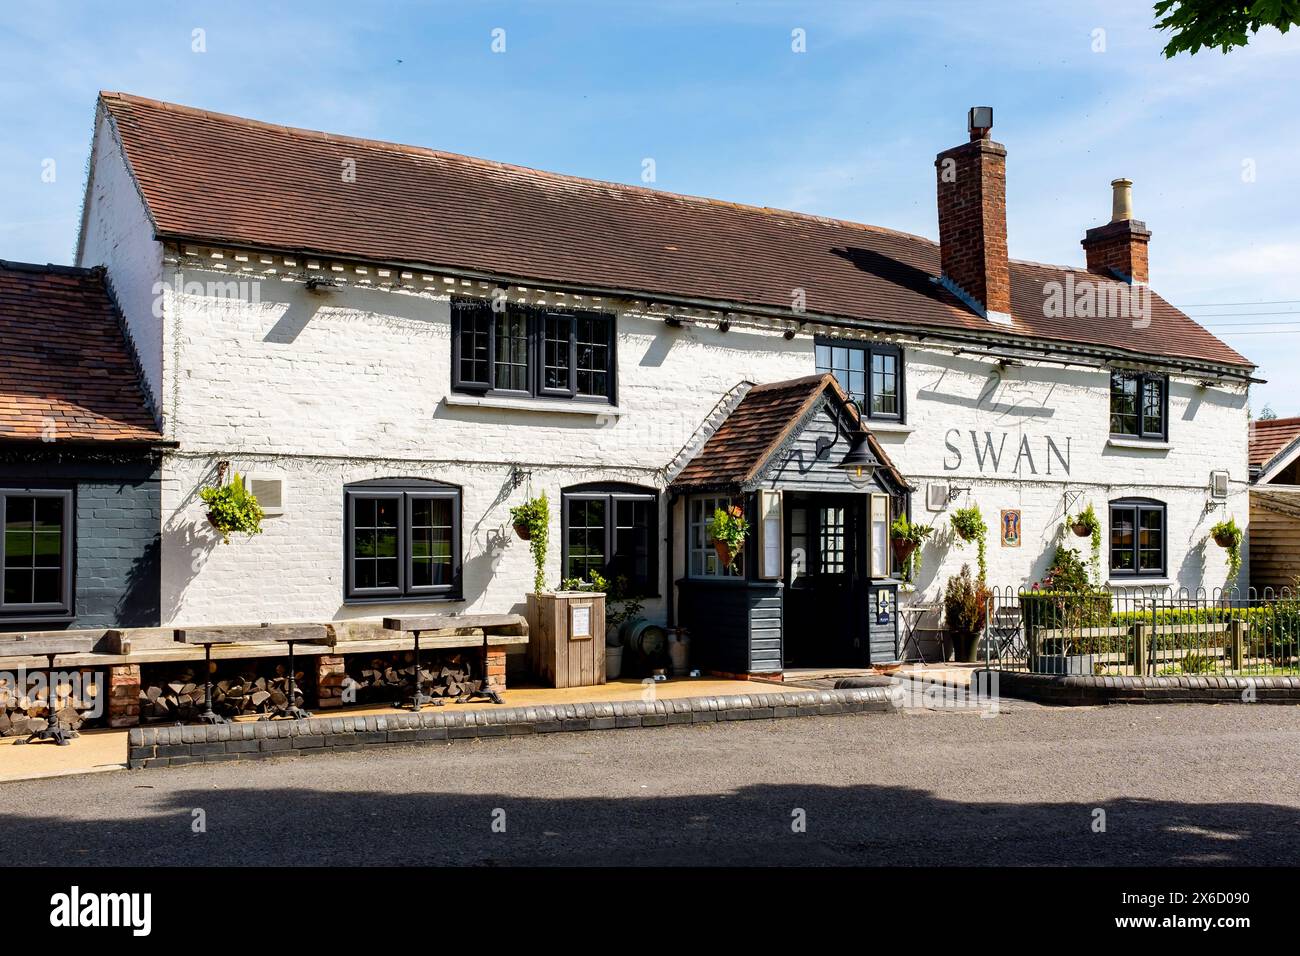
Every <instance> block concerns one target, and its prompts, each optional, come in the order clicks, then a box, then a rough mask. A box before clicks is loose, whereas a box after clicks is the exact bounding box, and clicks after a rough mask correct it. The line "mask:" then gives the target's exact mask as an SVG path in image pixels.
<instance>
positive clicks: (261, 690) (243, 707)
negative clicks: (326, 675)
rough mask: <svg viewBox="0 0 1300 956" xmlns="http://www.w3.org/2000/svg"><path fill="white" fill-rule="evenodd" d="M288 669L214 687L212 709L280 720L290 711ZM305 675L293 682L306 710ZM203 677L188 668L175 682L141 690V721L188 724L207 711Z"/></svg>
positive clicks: (297, 699)
mask: <svg viewBox="0 0 1300 956" xmlns="http://www.w3.org/2000/svg"><path fill="white" fill-rule="evenodd" d="M287 671H288V668H287V667H285V665H283V664H277V665H276V667H275V673H274V675H273V676H270V677H267V676H263V675H259V674H255V673H245V674H241V675H239V676H238V677H232V678H222V679H221V680H217V681H214V682H213V684H212V709H213V711H215V712H216V713H218V714H220V715H221V716H222V717H226V718H231V717H242V716H263V715H266V716H271V717H278V716H280V715H282V714H283V713H284V712H285V711H287V710H288V709H289V677H288V673H287ZM302 678H303V675H302V672H301V671H299V672H298V675H297V678H296V680H295V682H294V698H295V703H296V704H297V705H298V706H299V707H301V706H303V694H302ZM206 704H207V699H206V698H205V697H204V687H203V676H202V674H198V675H196V674H195V673H194V671H193V670H191V669H189V668H185V669H183V670H182V671H180V672H179V673H178V674H177V675H176V678H175V680H170V681H167V682H165V683H161V684H150V685H148V686H146V687H143V688H141V690H140V719H141V720H155V721H156V720H166V721H179V722H181V723H185V722H187V721H191V720H194V719H196V718H197V717H198V716H199V714H201V713H203V712H204V710H206Z"/></svg>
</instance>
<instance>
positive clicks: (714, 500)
mask: <svg viewBox="0 0 1300 956" xmlns="http://www.w3.org/2000/svg"><path fill="white" fill-rule="evenodd" d="M736 503H737V502H734V501H732V500H731V498H729V497H717V496H705V497H700V498H691V499H689V500H688V501H687V503H686V508H687V511H686V534H687V541H686V550H687V561H688V563H687V571H686V573H687V575H688V576H689V577H692V578H743V577H744V576H745V555H744V551H743V550H742V552H741V553H740V554H738V555H736V556H735V560H734V561H732V563H731V564H730V566H728V565H725V564H723V563H722V561H721V560H720V559H719V557H718V553H717V549H716V548H715V547H714V545H713V536H712V535H711V534H709V522H710V521H712V520H713V515H714V513H715V512H716V511H717V510H718V509H719V508H721V509H723V510H724V511H725V510H726V509H728V508H730V507H731V506H732V505H733V504H736Z"/></svg>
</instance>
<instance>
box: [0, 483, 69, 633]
mask: <svg viewBox="0 0 1300 956" xmlns="http://www.w3.org/2000/svg"><path fill="white" fill-rule="evenodd" d="M0 520H2V521H3V535H2V536H0V619H8V620H14V619H21V620H31V621H46V620H64V619H68V618H71V617H72V616H73V605H72V594H73V589H72V555H73V539H72V535H73V531H72V529H73V509H72V492H71V491H70V490H66V489H31V488H0Z"/></svg>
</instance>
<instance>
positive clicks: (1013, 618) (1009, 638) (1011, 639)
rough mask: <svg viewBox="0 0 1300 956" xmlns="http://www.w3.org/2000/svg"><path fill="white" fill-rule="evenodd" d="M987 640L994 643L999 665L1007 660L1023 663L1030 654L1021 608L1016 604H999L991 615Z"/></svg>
mask: <svg viewBox="0 0 1300 956" xmlns="http://www.w3.org/2000/svg"><path fill="white" fill-rule="evenodd" d="M988 628H989V633H988V637H987V640H990V641H992V642H993V647H994V648H995V652H996V654H997V658H998V663H999V664H1001V663H1002V662H1003V661H1005V660H1011V661H1022V660H1024V659H1025V657H1026V655H1027V654H1028V648H1027V647H1026V645H1025V628H1024V620H1023V619H1022V617H1021V614H1020V608H1019V607H1018V606H1016V605H1014V604H999V605H998V606H997V607H995V608H994V609H993V613H992V614H990V615H989V621H988Z"/></svg>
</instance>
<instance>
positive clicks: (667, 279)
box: [101, 93, 1252, 366]
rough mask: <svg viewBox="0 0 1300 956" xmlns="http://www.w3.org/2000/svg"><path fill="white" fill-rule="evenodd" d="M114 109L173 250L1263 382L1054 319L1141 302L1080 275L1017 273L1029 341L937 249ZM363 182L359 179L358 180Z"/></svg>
mask: <svg viewBox="0 0 1300 956" xmlns="http://www.w3.org/2000/svg"><path fill="white" fill-rule="evenodd" d="M101 99H102V102H103V104H104V106H105V108H106V109H107V110H108V112H109V113H110V114H111V116H112V117H113V119H114V121H115V122H116V125H117V129H118V131H119V134H120V136H121V139H122V143H123V146H124V148H125V152H126V156H127V159H128V161H129V163H130V166H131V169H132V171H133V173H134V175H135V177H136V180H137V181H138V183H139V185H140V189H141V192H142V194H143V195H144V198H145V201H146V203H147V204H148V208H149V212H150V214H151V215H152V217H153V220H154V224H155V226H156V229H157V233H158V236H159V237H160V238H164V239H166V238H171V239H191V240H197V241H201V242H208V243H212V244H227V245H236V246H244V247H251V248H261V249H275V250H284V251H288V252H293V253H298V254H302V253H314V254H318V255H334V256H339V257H353V258H359V259H366V260H371V261H375V262H384V263H392V264H409V265H412V266H424V267H428V268H436V267H444V268H447V269H454V270H460V271H467V272H472V273H478V274H484V275H487V276H493V277H500V278H503V279H508V280H515V281H527V280H532V281H535V282H537V283H541V284H545V283H555V284H566V285H569V286H576V287H581V288H585V289H601V290H607V291H610V292H627V293H633V294H637V295H645V296H648V297H653V296H663V297H675V298H677V299H679V300H680V299H686V300H691V301H698V302H700V303H701V304H704V305H709V306H718V307H723V308H726V307H734V308H740V309H743V308H745V307H750V308H755V309H780V310H785V311H788V310H789V309H790V305H791V301H792V299H793V297H794V296H796V295H797V294H798V292H797V291H796V290H803V292H804V295H805V297H806V311H807V313H808V314H809V315H810V316H817V317H822V318H827V319H833V320H836V321H846V322H850V323H853V322H872V323H887V324H889V325H891V326H892V327H898V328H906V329H909V330H914V329H916V328H918V327H922V328H924V327H929V328H934V329H944V330H952V331H966V332H970V331H977V332H983V333H990V332H991V333H994V334H997V335H999V336H1002V335H1008V334H1013V335H1017V336H1023V337H1026V338H1030V339H1039V340H1052V341H1053V342H1057V343H1069V344H1074V345H1086V346H1092V347H1094V348H1101V349H1104V350H1105V351H1106V352H1107V353H1123V354H1129V355H1136V356H1157V357H1163V358H1167V359H1177V358H1183V359H1190V360H1193V361H1199V362H1208V363H1212V364H1216V365H1233V366H1251V365H1252V363H1251V362H1249V361H1248V360H1247V359H1245V358H1243V357H1242V356H1241V355H1239V354H1238V353H1237V352H1235V351H1234V350H1233V349H1231V348H1229V347H1228V346H1227V345H1225V344H1224V343H1223V342H1221V341H1219V340H1218V339H1217V338H1215V337H1214V336H1213V335H1211V334H1210V333H1209V332H1207V331H1206V330H1205V329H1203V328H1202V327H1201V326H1199V325H1197V324H1196V323H1195V322H1193V321H1192V320H1191V319H1189V318H1188V317H1187V316H1185V315H1184V314H1183V313H1182V312H1180V311H1178V310H1177V309H1176V308H1174V307H1173V306H1171V305H1169V304H1168V303H1167V302H1165V301H1164V300H1163V299H1161V298H1159V296H1155V295H1152V297H1151V298H1152V310H1151V311H1152V315H1151V318H1150V322H1149V324H1145V325H1144V324H1143V323H1137V324H1136V325H1135V323H1134V322H1133V321H1132V320H1131V319H1106V320H1101V319H1079V318H1071V317H1065V318H1052V317H1048V316H1045V315H1044V311H1045V309H1044V299H1045V296H1046V294H1047V290H1045V288H1044V286H1045V284H1046V283H1049V282H1057V283H1063V282H1064V281H1065V279H1064V277H1065V275H1066V274H1067V273H1070V274H1073V275H1074V277H1075V282H1076V283H1077V282H1079V281H1083V280H1090V281H1093V282H1096V283H1099V284H1100V285H1101V286H1104V287H1109V286H1116V287H1122V288H1124V289H1128V288H1129V287H1128V286H1126V285H1124V284H1123V283H1117V282H1114V281H1113V280H1111V279H1108V278H1101V277H1099V276H1097V275H1094V274H1091V273H1088V272H1086V271H1084V270H1083V269H1079V268H1073V267H1065V266H1047V265H1040V264H1035V263H1029V262H1018V261H1013V262H1012V263H1011V297H1012V312H1013V325H1012V326H1010V327H1006V328H1004V327H1002V326H993V325H992V324H991V323H989V322H988V321H987V320H985V319H983V318H981V317H980V316H978V315H976V314H974V313H973V312H972V311H971V310H970V309H968V308H967V307H966V306H964V305H963V304H962V303H961V302H960V301H958V300H957V299H956V298H955V297H954V296H953V295H952V294H951V293H949V292H948V291H946V290H944V289H942V288H940V287H939V286H938V285H937V284H936V283H935V281H933V280H934V279H935V278H936V277H937V276H938V274H939V247H938V245H937V244H936V243H934V242H932V241H930V240H928V239H924V238H921V237H919V236H912V235H907V234H904V233H900V232H892V231H889V230H886V229H881V228H877V227H874V226H865V225H859V224H857V223H851V222H843V221H838V220H832V219H825V218H820V217H816V216H809V215H804V214H800V213H793V212H784V211H780V210H775V209H766V208H758V207H752V206H742V205H738V204H734V203H726V202H719V201H716V200H709V199H700V198H695V197H690V196H680V195H675V194H672V193H666V192H660V191H658V190H654V189H647V188H642V187H637V186H626V185H620V184H615V183H606V182H597V181H594V180H587V179H579V178H576V177H572V176H563V175H558V174H554V173H547V172H539V171H537V170H532V169H525V168H522V167H518V166H509V165H505V164H502V163H494V162H488V161H485V160H479V159H473V158H470V157H467V156H459V155H456V154H452V153H444V152H438V151H435V150H431V149H423V148H418V147H412V146H399V145H394V144H391V143H382V142H376V141H373V140H363V139H354V138H350V137H343V136H332V135H328V134H325V133H318V132H312V131H308V130H300V129H292V128H289V127H284V126H273V125H270V124H266V123H260V122H255V121H252V120H247V119H241V118H239V117H233V116H227V115H223V114H218V113H208V112H204V111H201V110H197V109H192V108H189V107H184V106H176V105H173V104H168V103H160V102H158V101H155V100H147V99H142V98H140V97H136V96H130V95H127V94H123V93H102V94H101ZM348 170H354V171H355V176H354V177H353V176H345V175H344V173H345V172H346V171H348ZM350 180H351V181H350ZM1083 225H1084V224H1080V225H1079V230H1080V233H1082V227H1083ZM1065 228H1068V227H1065Z"/></svg>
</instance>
